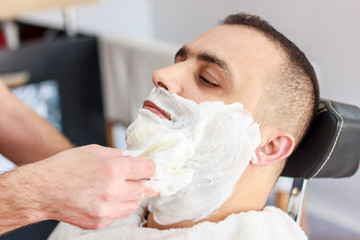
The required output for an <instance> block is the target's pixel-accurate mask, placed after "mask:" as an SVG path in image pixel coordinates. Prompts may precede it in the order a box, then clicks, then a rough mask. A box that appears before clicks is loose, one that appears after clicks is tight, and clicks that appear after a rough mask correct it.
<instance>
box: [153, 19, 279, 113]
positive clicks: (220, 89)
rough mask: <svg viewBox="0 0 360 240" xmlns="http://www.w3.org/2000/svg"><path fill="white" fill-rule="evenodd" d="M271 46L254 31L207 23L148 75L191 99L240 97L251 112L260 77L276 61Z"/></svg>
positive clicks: (227, 100) (158, 84)
mask: <svg viewBox="0 0 360 240" xmlns="http://www.w3.org/2000/svg"><path fill="white" fill-rule="evenodd" d="M280 60H281V59H280V55H279V53H278V50H276V49H275V47H274V45H273V44H272V43H271V42H269V41H268V40H267V39H266V38H265V37H264V36H263V35H261V34H260V33H258V32H255V31H254V30H252V29H250V28H247V27H243V26H235V25H223V26H219V27H216V28H213V29H211V30H209V31H207V32H205V33H203V34H202V35H200V36H199V37H198V38H196V39H195V40H193V41H191V42H190V43H188V44H187V45H185V46H184V47H183V48H181V49H180V50H179V51H178V53H177V54H176V56H175V64H174V65H172V66H169V67H166V68H162V69H159V70H157V71H155V72H154V74H153V78H152V79H153V82H154V85H155V86H156V87H164V88H166V89H168V90H169V91H170V92H174V93H176V94H178V95H180V96H182V97H184V98H188V99H192V100H194V101H195V102H198V103H199V102H202V101H205V100H208V101H209V100H220V101H223V102H225V103H226V104H229V103H233V102H236V101H238V102H241V103H242V104H243V105H244V107H245V108H246V109H248V110H249V111H250V112H253V111H254V110H255V108H256V105H257V104H258V100H259V96H260V94H261V91H262V85H263V81H264V80H265V79H266V76H268V75H270V74H272V73H274V72H275V71H276V69H277V66H279V63H280Z"/></svg>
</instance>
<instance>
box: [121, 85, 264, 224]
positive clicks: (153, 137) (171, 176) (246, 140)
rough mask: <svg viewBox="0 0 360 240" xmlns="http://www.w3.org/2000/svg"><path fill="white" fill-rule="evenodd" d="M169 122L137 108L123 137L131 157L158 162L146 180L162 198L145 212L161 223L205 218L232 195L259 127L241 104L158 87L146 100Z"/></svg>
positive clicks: (256, 141) (152, 201)
mask: <svg viewBox="0 0 360 240" xmlns="http://www.w3.org/2000/svg"><path fill="white" fill-rule="evenodd" d="M147 100H149V101H151V102H153V103H154V104H155V105H157V106H158V107H159V108H161V109H162V110H164V111H166V112H167V113H168V114H169V115H170V116H171V120H168V119H161V118H160V117H159V116H157V115H156V114H154V113H152V112H150V111H149V110H147V109H142V108H141V109H139V111H138V115H137V117H136V119H135V120H134V122H133V123H132V124H131V125H130V126H129V128H128V130H127V135H126V141H127V144H128V150H130V152H131V155H132V156H143V157H149V158H151V159H153V160H154V161H155V163H156V173H155V176H154V177H152V179H151V180H150V181H149V182H148V183H147V184H149V185H150V186H151V187H152V188H153V189H154V190H155V191H157V192H160V197H156V198H152V199H150V204H149V211H150V212H152V213H153V216H154V220H155V221H156V222H157V223H158V224H161V225H169V224H174V223H177V222H180V221H183V220H194V221H198V220H201V219H204V218H206V217H208V216H209V215H210V214H212V213H213V212H214V211H215V210H217V209H219V208H220V207H221V205H222V204H223V203H224V202H225V201H226V200H227V199H228V198H229V197H230V196H231V194H232V193H233V190H234V187H235V185H236V183H237V181H238V180H239V178H240V176H241V174H242V173H243V171H244V169H245V168H246V167H247V165H248V164H249V162H250V161H251V160H252V159H254V156H255V154H254V150H255V149H256V148H257V146H258V145H259V143H260V130H259V125H258V124H257V123H255V122H254V120H253V118H252V116H251V114H250V113H249V112H248V111H246V110H245V109H244V108H243V106H242V104H240V103H232V104H227V105H226V104H224V103H223V102H219V101H211V102H210V101H209V102H201V103H199V104H197V103H195V102H194V101H192V100H189V99H184V98H182V97H180V96H178V95H176V94H172V93H170V92H168V91H166V90H164V89H162V88H154V89H153V90H152V91H151V93H150V96H149V98H148V99H147Z"/></svg>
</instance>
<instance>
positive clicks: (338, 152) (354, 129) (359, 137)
mask: <svg viewBox="0 0 360 240" xmlns="http://www.w3.org/2000/svg"><path fill="white" fill-rule="evenodd" d="M359 161H360V109H359V108H358V107H356V106H352V105H348V104H343V103H338V102H334V101H330V100H325V99H322V100H321V101H320V104H319V109H318V112H317V114H316V116H315V119H314V122H313V123H312V125H311V127H310V129H309V131H308V133H307V134H306V136H305V137H304V139H303V140H302V142H301V143H300V144H299V146H298V148H297V149H296V150H295V151H294V153H293V154H292V155H291V156H290V157H289V159H288V161H287V163H286V166H285V168H284V170H283V172H282V174H281V176H285V177H294V178H305V179H312V178H342V177H349V176H352V175H353V174H354V173H355V172H356V171H357V170H358V167H359Z"/></svg>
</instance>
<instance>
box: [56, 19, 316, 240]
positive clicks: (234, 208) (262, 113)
mask: <svg viewBox="0 0 360 240" xmlns="http://www.w3.org/2000/svg"><path fill="white" fill-rule="evenodd" d="M152 80H153V83H154V85H155V87H156V88H154V89H153V90H152V92H151V94H150V96H149V98H148V99H147V100H146V101H145V102H144V104H143V107H142V108H141V109H140V110H139V112H138V116H137V118H136V119H135V121H134V122H133V123H132V124H131V125H130V127H129V128H128V131H127V143H128V148H129V150H130V152H129V154H130V155H133V156H146V157H149V158H152V159H153V160H154V161H155V162H156V164H157V171H156V174H155V176H154V177H153V178H152V179H150V180H148V179H146V180H145V179H144V182H145V184H148V185H150V186H151V187H152V188H153V189H154V190H155V191H158V192H160V196H159V197H155V198H152V199H150V200H146V201H143V204H142V206H141V207H140V208H139V209H138V210H137V212H136V213H135V214H133V215H132V216H130V217H128V218H126V219H122V220H118V221H117V222H115V223H114V224H113V225H111V226H110V227H108V228H106V229H103V230H98V231H88V230H81V229H79V228H76V227H72V226H70V225H65V224H60V226H58V227H57V229H56V230H55V232H53V234H52V237H51V239H67V238H71V237H76V236H81V239H100V238H104V239H276V240H279V239H287V240H288V239H306V236H305V234H304V233H303V232H302V230H301V229H300V227H299V226H298V225H297V224H296V223H295V222H293V221H292V219H291V218H290V217H289V216H287V215H286V213H284V212H282V211H281V210H279V209H276V208H274V207H264V206H265V204H266V200H267V198H268V196H269V194H270V192H271V190H272V188H273V186H274V184H275V183H276V181H277V179H278V177H279V175H280V174H281V171H282V169H283V166H284V165H285V161H286V158H287V157H288V156H289V155H290V154H291V153H292V152H293V150H294V148H295V147H296V146H297V144H298V143H299V141H300V140H301V139H302V137H303V135H304V133H305V132H306V130H307V128H308V126H309V124H310V122H311V119H312V116H313V114H314V112H315V110H316V109H317V103H318V86H317V80H316V76H315V73H314V70H313V68H312V66H311V64H310V63H309V61H308V60H307V59H306V57H305V55H304V54H303V53H302V52H301V51H300V50H299V49H298V48H297V47H296V46H295V45H294V44H293V43H292V42H290V41H289V40H288V39H286V38H285V37H284V36H283V35H282V34H280V33H279V32H277V31H276V30H275V29H274V28H273V27H272V26H270V25H269V24H268V23H267V22H265V21H263V20H262V19H260V18H258V17H256V16H252V15H247V14H237V15H231V16H229V17H227V18H226V19H225V20H224V22H223V24H222V25H221V26H218V27H215V28H213V29H211V30H209V31H207V32H205V33H203V34H202V35H200V36H199V37H198V38H196V39H195V40H193V41H191V42H190V43H188V44H186V45H185V46H184V47H182V48H181V49H180V50H179V51H178V52H177V54H176V56H175V64H174V65H172V66H169V67H167V68H163V69H160V70H157V71H155V72H154V74H153V77H152Z"/></svg>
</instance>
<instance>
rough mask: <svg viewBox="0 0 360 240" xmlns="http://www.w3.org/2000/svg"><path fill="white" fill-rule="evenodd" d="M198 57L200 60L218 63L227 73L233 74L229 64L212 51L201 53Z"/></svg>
mask: <svg viewBox="0 0 360 240" xmlns="http://www.w3.org/2000/svg"><path fill="white" fill-rule="evenodd" d="M197 58H198V59H199V60H200V61H204V62H208V63H213V64H215V65H217V66H218V67H219V68H220V69H221V70H223V71H224V72H225V73H227V74H228V75H232V73H231V71H230V68H229V65H228V64H227V63H226V62H225V61H223V60H221V59H220V58H219V57H217V56H216V55H213V54H211V53H206V52H203V53H200V54H199V55H198V56H197Z"/></svg>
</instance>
